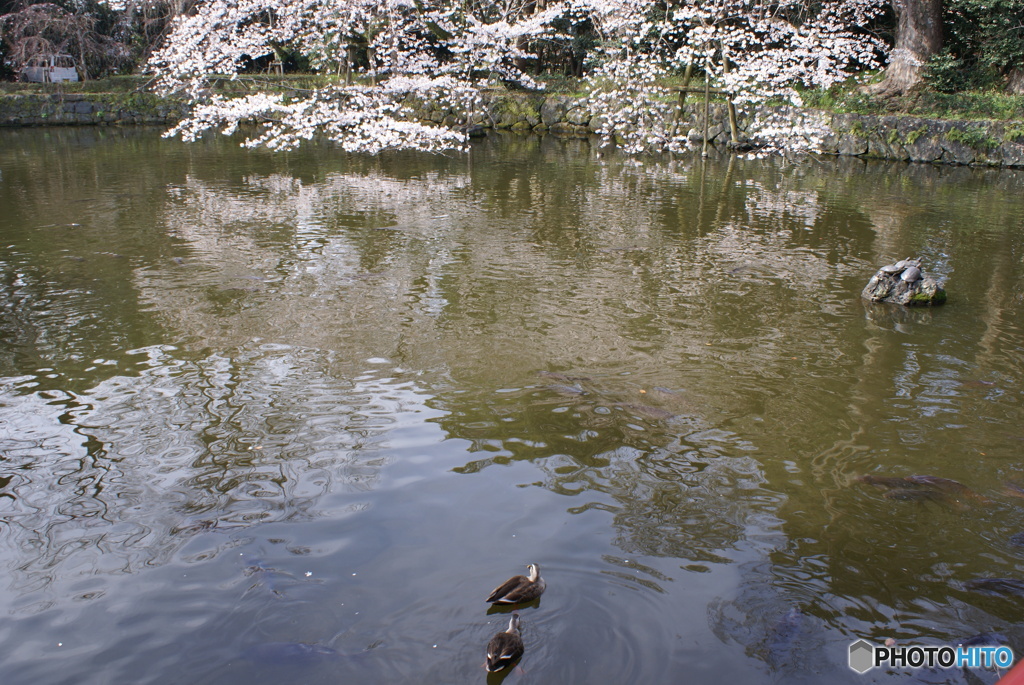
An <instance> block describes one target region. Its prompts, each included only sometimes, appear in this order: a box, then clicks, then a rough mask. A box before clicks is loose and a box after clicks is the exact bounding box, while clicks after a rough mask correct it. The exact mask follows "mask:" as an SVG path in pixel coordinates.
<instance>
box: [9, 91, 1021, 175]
mask: <svg viewBox="0 0 1024 685" xmlns="http://www.w3.org/2000/svg"><path fill="white" fill-rule="evenodd" d="M407 104H409V105H410V106H411V107H412V108H413V110H414V112H415V115H416V116H417V117H418V118H419V119H421V120H423V121H432V122H435V123H444V124H447V125H451V126H474V127H477V128H479V127H483V128H494V129H511V130H513V131H523V132H527V131H533V132H550V133H554V134H557V135H571V136H589V135H592V134H593V133H594V131H595V130H597V129H598V128H599V127H600V126H601V124H602V123H603V118H602V117H601V115H599V114H598V115H593V114H592V113H591V112H590V111H589V110H588V109H587V108H586V107H585V106H584V105H583V103H582V101H581V100H580V99H579V98H575V97H572V96H569V95H547V96H545V95H541V94H519V93H509V92H507V91H503V90H495V91H489V92H485V93H484V97H483V101H482V103H481V104H480V106H479V107H478V108H477V109H476V110H475V111H474V112H472V113H471V114H470V115H469V116H465V115H462V116H460V115H458V114H457V113H456V112H455V111H453V110H452V109H449V108H446V107H444V106H442V105H439V104H438V103H435V102H412V101H410V102H408V103H407ZM184 111H185V108H184V107H183V106H182V105H180V104H178V103H175V102H173V101H169V100H164V99H161V98H159V97H157V96H156V95H153V94H151V93H64V94H62V93H19V94H13V95H3V96H0V126H44V125H69V124H70V125H85V124H158V125H169V124H172V123H174V122H176V121H177V120H179V119H180V118H181V116H182V115H183V114H184ZM703 112H704V107H703V104H702V103H693V104H690V105H688V106H687V107H686V108H685V110H684V115H683V116H682V117H680V120H679V122H678V132H679V133H680V134H681V135H686V136H687V137H688V138H689V139H690V140H691V142H694V143H699V142H700V141H701V136H702V132H703V129H704V126H703ZM766 113H770V114H771V115H773V116H775V117H777V118H781V119H783V120H786V119H794V118H797V117H805V118H806V117H808V116H811V117H814V118H816V119H817V120H818V122H819V123H820V124H823V125H824V126H825V128H827V130H829V131H830V132H831V133H829V134H826V135H825V137H824V145H823V147H824V151H825V152H827V153H831V154H837V155H854V156H861V157H868V158H876V159H894V160H905V161H911V162H930V163H936V164H961V165H966V164H974V165H986V166H1005V167H1022V166H1024V122H997V121H947V120H933V119H922V118H919V117H910V116H871V115H858V114H831V113H828V112H812V111H808V110H799V109H795V108H781V107H780V108H771V109H770V110H769V109H767V108H763V109H761V110H760V111H758V112H750V113H748V114H747V115H742V114H741V117H740V130H741V134H743V135H745V134H746V133H747V132H748V131H750V130H752V127H755V128H756V126H757V121H758V119H759V118H761V117H762V116H763V115H764V114H766ZM708 139H709V142H710V144H712V145H715V146H719V147H721V146H725V145H727V144H728V142H729V125H728V119H727V115H726V108H725V106H724V105H721V104H717V105H712V106H711V108H710V122H709V126H708Z"/></svg>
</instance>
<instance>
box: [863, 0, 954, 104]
mask: <svg viewBox="0 0 1024 685" xmlns="http://www.w3.org/2000/svg"><path fill="white" fill-rule="evenodd" d="M892 6H893V9H894V10H895V12H896V47H895V48H894V49H893V51H892V54H891V55H890V59H889V66H887V67H886V68H885V78H884V79H883V80H881V81H879V82H878V83H876V84H874V85H871V86H868V88H867V91H868V92H869V93H872V94H875V95H882V96H884V97H895V96H899V95H903V94H904V93H906V92H907V91H909V90H910V89H912V88H913V87H914V86H916V85H917V84H918V83H920V82H921V73H922V70H923V69H924V65H925V63H927V61H928V59H929V58H930V57H932V56H933V55H935V54H938V52H939V50H941V49H942V0H892Z"/></svg>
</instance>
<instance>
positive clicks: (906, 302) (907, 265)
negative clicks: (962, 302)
mask: <svg viewBox="0 0 1024 685" xmlns="http://www.w3.org/2000/svg"><path fill="white" fill-rule="evenodd" d="M919 266H920V260H911V259H909V258H908V259H905V260H903V261H900V262H897V263H896V264H890V265H888V266H883V267H882V268H881V269H879V270H878V272H877V273H875V275H874V276H872V277H871V280H870V281H868V284H867V285H866V286H864V290H863V291H862V292H861V297H863V298H864V299H866V300H871V301H872V302H892V303H893V304H900V305H903V306H905V307H932V306H935V305H940V304H943V303H945V301H946V291H945V290H944V289H943V288H942V285H941V284H940V283H939V282H938V281H937V280H935V279H934V278H933V277H931V276H928V275H925V274H924V273H923V272H922V271H921V270H920V268H919Z"/></svg>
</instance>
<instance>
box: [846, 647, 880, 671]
mask: <svg viewBox="0 0 1024 685" xmlns="http://www.w3.org/2000/svg"><path fill="white" fill-rule="evenodd" d="M874 665H875V648H874V647H873V646H872V645H871V643H870V642H868V641H867V640H857V641H856V642H854V643H853V644H852V645H850V668H852V669H853V670H855V671H857V673H866V672H867V671H868V670H870V669H871V668H874Z"/></svg>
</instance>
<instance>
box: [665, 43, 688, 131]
mask: <svg viewBox="0 0 1024 685" xmlns="http://www.w3.org/2000/svg"><path fill="white" fill-rule="evenodd" d="M692 77H693V62H690V63H688V64H687V65H686V71H685V72H683V85H682V87H681V88H680V89H679V104H678V106H677V108H676V118H675V121H673V122H672V133H671V135H669V138H675V137H676V134H677V133H678V132H679V120H680V119H682V118H683V107H684V106H685V105H686V93H687V91H688V90H689V88H690V78H692Z"/></svg>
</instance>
